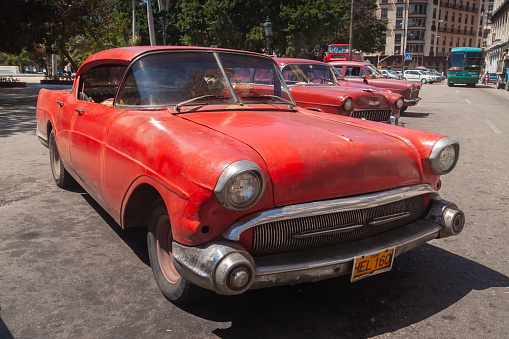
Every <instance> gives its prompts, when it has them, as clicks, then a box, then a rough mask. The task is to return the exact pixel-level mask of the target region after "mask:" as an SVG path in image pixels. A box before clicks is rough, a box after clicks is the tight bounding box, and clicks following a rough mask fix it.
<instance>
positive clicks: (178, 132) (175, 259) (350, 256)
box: [37, 46, 464, 302]
mask: <svg viewBox="0 0 509 339" xmlns="http://www.w3.org/2000/svg"><path fill="white" fill-rule="evenodd" d="M267 72H269V73H270V74H271V75H272V76H271V77H270V78H269V81H267V77H266V74H267ZM258 74H264V76H262V77H260V78H259V77H258V76H257V75H258ZM37 136H38V137H39V139H40V141H41V142H42V144H43V145H45V146H47V147H48V148H49V159H50V165H51V172H52V175H53V179H54V181H55V182H56V184H57V185H58V186H59V187H62V188H63V187H67V186H69V185H72V184H73V181H74V180H75V181H77V182H78V183H79V184H80V185H81V186H82V187H83V188H84V189H85V190H86V191H87V192H88V193H89V194H90V196H92V197H93V198H94V199H95V200H96V201H97V202H98V203H99V204H100V205H101V206H102V207H103V208H104V210H105V211H106V212H107V213H109V214H110V215H111V216H112V217H113V218H114V219H115V221H116V222H118V224H119V225H120V226H121V227H122V228H129V227H135V226H144V227H147V243H148V252H149V257H150V263H151V266H152V270H153V273H154V276H155V279H156V281H157V284H158V286H159V288H160V289H161V291H162V293H163V294H164V295H165V296H166V297H167V298H168V299H170V300H172V301H173V302H186V301H189V300H190V299H192V298H195V297H196V296H198V295H200V292H201V291H203V290H204V289H208V290H212V291H215V292H217V293H221V294H225V295H232V294H239V293H243V292H244V291H246V290H248V289H254V288H262V287H269V286H275V285H285V284H295V283H303V282H310V281H317V280H321V279H327V278H332V277H336V276H340V275H345V274H349V275H350V279H351V281H352V282H353V281H357V280H359V279H362V278H365V277H370V276H373V275H375V274H377V273H381V272H385V271H388V270H390V269H391V267H392V264H393V260H394V258H395V257H397V256H398V255H399V254H401V253H403V252H405V251H408V250H410V249H412V248H415V247H416V246H419V245H422V244H424V243H426V242H428V241H429V240H432V239H435V238H443V237H447V236H451V235H457V234H458V233H460V232H461V230H462V229H463V225H464V215H463V213H462V211H461V210H459V209H458V208H457V207H456V205H454V204H453V203H451V202H449V201H446V200H442V199H441V197H440V195H439V193H438V190H439V188H440V185H441V181H440V176H441V175H442V174H446V173H448V172H450V171H451V170H452V169H453V168H454V166H455V165H456V162H457V160H458V155H459V145H458V143H457V142H456V141H454V140H452V139H450V138H448V137H445V136H443V135H438V134H433V133H427V132H422V131H416V130H411V129H407V128H402V127H398V126H391V125H388V124H380V123H377V122H372V121H363V120H360V119H355V118H351V117H345V116H339V115H332V114H327V113H321V112H316V111H310V110H307V109H304V108H301V107H298V106H296V104H295V102H294V100H293V98H292V96H291V94H290V91H289V90H288V88H287V87H286V85H285V82H284V81H283V78H282V76H281V73H280V71H279V68H278V66H277V64H276V63H275V62H274V60H272V59H271V58H269V57H267V56H263V55H259V54H256V53H249V52H240V51H232V50H223V49H214V48H199V47H157V46H153V47H126V48H118V49H112V50H106V51H103V52H100V53H97V54H95V55H92V56H91V57H89V58H88V59H87V60H86V61H85V62H84V63H83V64H82V65H81V67H80V68H79V70H78V71H77V73H76V79H75V82H74V85H73V87H72V90H61V91H50V90H45V89H42V90H41V91H40V93H39V99H38V103H37Z"/></svg>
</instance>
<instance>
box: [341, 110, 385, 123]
mask: <svg viewBox="0 0 509 339" xmlns="http://www.w3.org/2000/svg"><path fill="white" fill-rule="evenodd" d="M391 115H392V109H363V110H355V111H352V113H350V116H351V117H352V118H359V119H365V120H371V121H377V122H387V121H389V119H390V117H391Z"/></svg>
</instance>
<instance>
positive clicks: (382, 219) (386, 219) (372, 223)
mask: <svg viewBox="0 0 509 339" xmlns="http://www.w3.org/2000/svg"><path fill="white" fill-rule="evenodd" d="M411 215H412V213H410V212H401V213H396V214H392V215H384V216H383V217H378V218H374V219H373V221H370V222H368V225H369V226H377V225H381V224H385V223H387V222H391V221H396V220H400V219H405V218H406V217H409V216H411Z"/></svg>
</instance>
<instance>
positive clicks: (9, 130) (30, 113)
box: [0, 103, 37, 138]
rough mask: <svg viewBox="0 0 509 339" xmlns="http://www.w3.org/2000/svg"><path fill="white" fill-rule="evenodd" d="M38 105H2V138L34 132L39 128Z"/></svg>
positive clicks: (0, 131)
mask: <svg viewBox="0 0 509 339" xmlns="http://www.w3.org/2000/svg"><path fill="white" fill-rule="evenodd" d="M35 110H36V105H35V103H33V104H2V105H0V138H5V137H8V136H11V135H14V134H21V133H26V132H27V131H33V132H34V134H35V129H36V126H37V120H36V118H35Z"/></svg>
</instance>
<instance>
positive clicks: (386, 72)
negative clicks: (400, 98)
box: [380, 69, 399, 79]
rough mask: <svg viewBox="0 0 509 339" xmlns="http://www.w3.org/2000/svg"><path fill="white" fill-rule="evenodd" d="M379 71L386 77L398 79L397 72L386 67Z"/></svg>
mask: <svg viewBox="0 0 509 339" xmlns="http://www.w3.org/2000/svg"><path fill="white" fill-rule="evenodd" d="M380 73H382V74H383V76H384V77H386V78H387V79H399V75H398V73H396V72H394V71H391V70H388V69H382V70H380Z"/></svg>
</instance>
